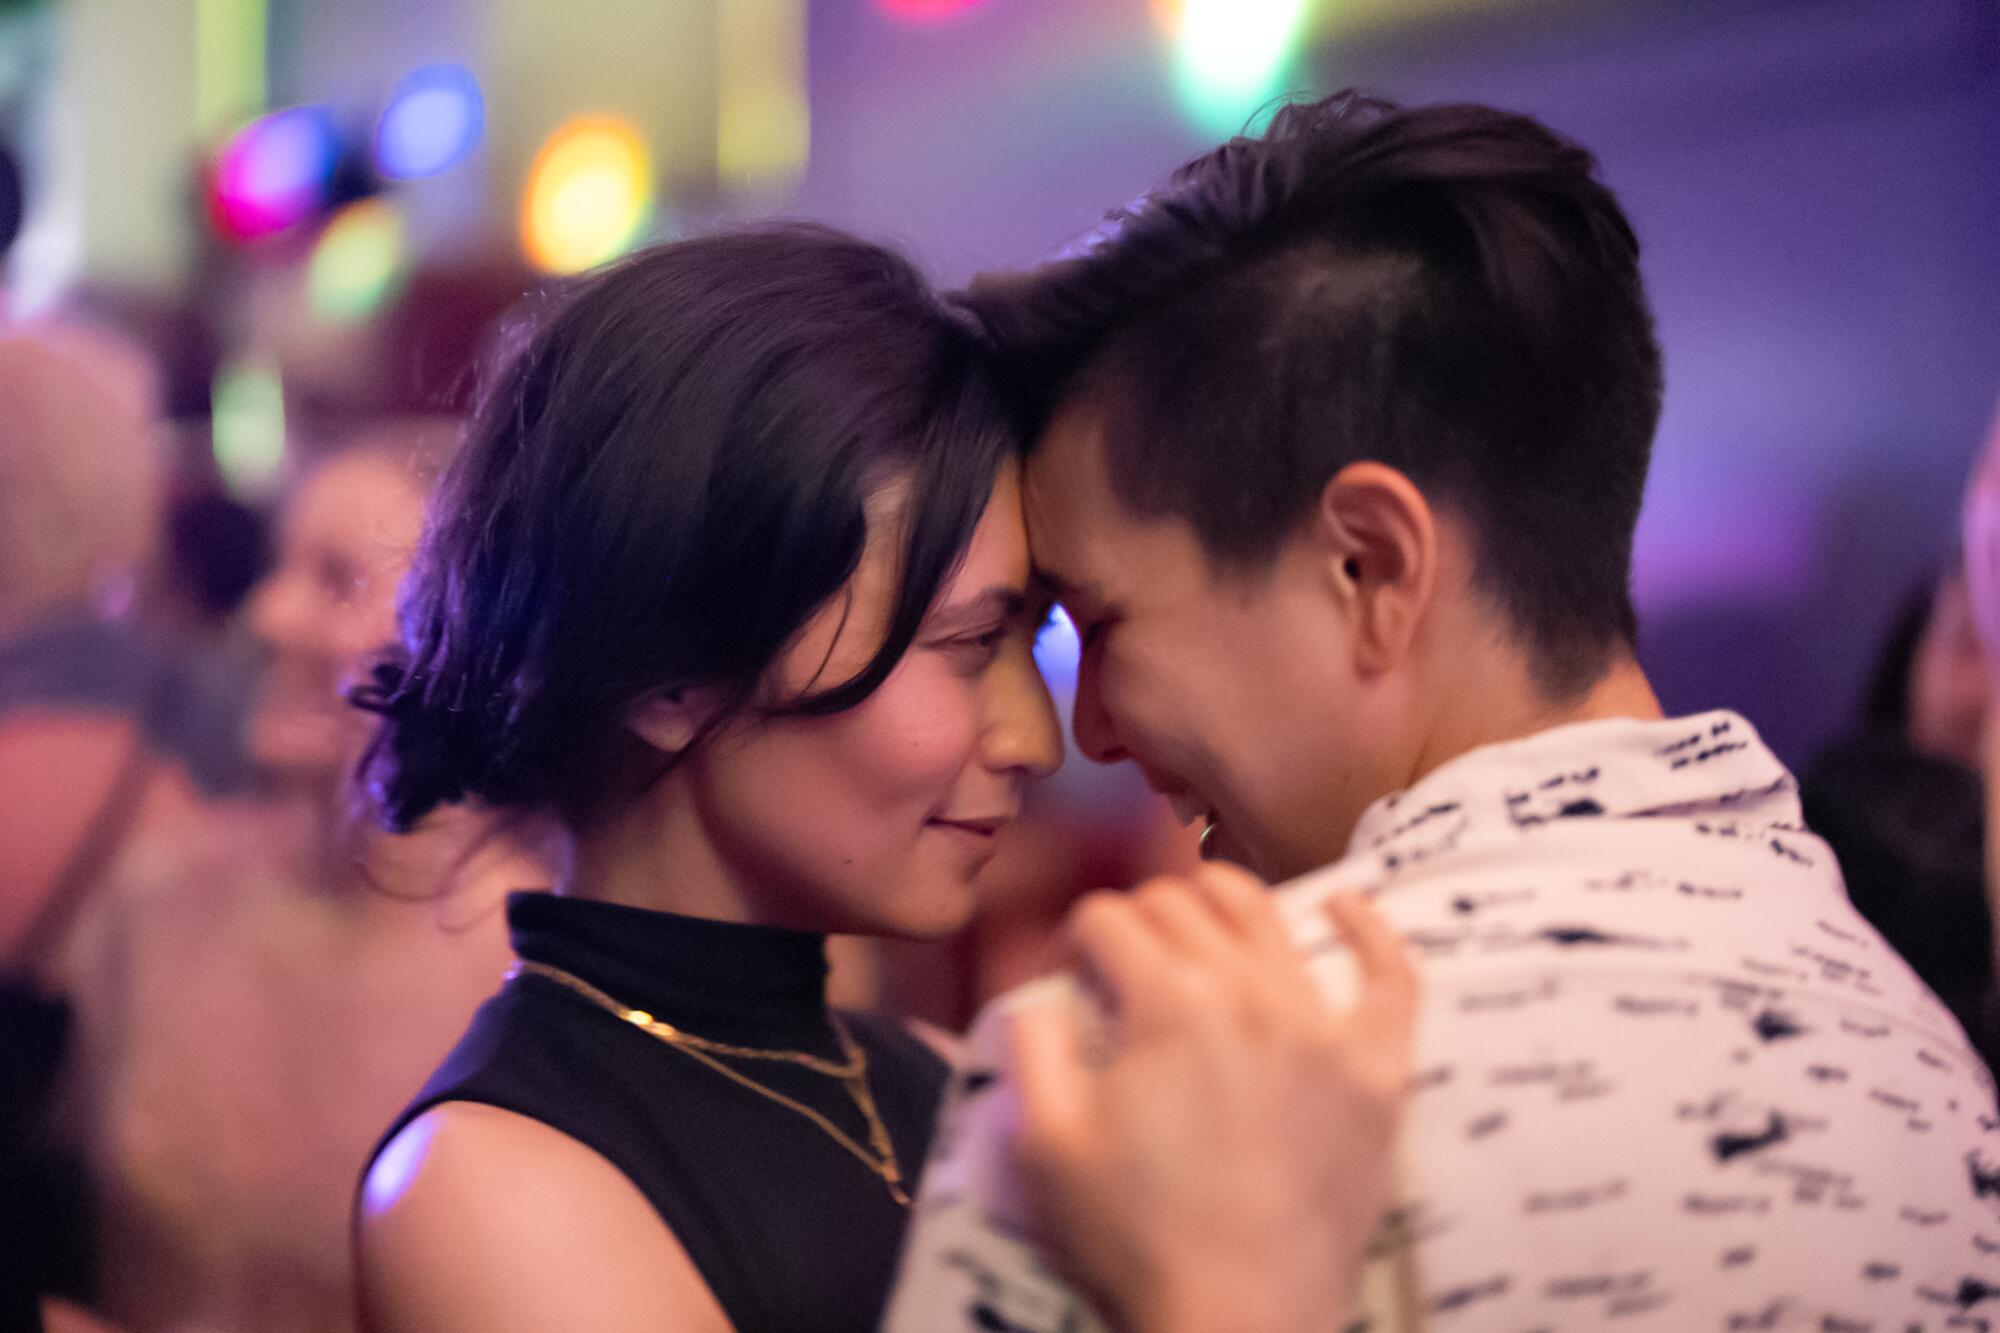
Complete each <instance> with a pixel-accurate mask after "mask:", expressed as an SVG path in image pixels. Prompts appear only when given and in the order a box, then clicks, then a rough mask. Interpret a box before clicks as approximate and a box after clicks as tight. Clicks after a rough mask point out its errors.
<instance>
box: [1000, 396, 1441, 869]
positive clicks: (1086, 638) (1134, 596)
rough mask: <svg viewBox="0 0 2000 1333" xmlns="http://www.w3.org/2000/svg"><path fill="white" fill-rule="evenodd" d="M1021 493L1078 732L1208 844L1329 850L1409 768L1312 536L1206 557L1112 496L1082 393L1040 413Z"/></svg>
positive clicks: (1314, 857) (1395, 702) (1273, 863)
mask: <svg viewBox="0 0 2000 1333" xmlns="http://www.w3.org/2000/svg"><path fill="white" fill-rule="evenodd" d="M1025 497H1026V499H1025V509H1026V514H1027V522H1028V530H1029V536H1030V541H1031V544H1032V547H1033V550H1034V558H1035V563H1036V565H1037V567H1038V569H1039V571H1040V572H1041V574H1042V576H1043V577H1044V578H1045V579H1046V580H1047V581H1048V582H1049V583H1050V585H1051V586H1052V587H1053V588H1055V590H1056V593H1057V596H1058V597H1059V598H1060V599H1061V601H1062V603H1063V606H1064V608H1065V609H1066V610H1067V611H1068V612H1069V614H1070V616H1071V618H1072V619H1073V620H1074V621H1075V622H1076V626H1077V631H1078V633H1079V635H1080V636H1081V637H1082V640H1083V655H1082V659H1081V661H1080V663H1079V666H1078V674H1077V689H1076V714H1075V729H1076V739H1077V744H1078V747H1079V748H1080V749H1082V750H1083V752H1084V753H1085V754H1086V755H1088V756H1089V757H1090V758H1092V759H1094V760H1096V761H1098V762H1100V763H1111V762H1115V761H1117V760H1120V759H1131V760H1133V761H1135V762H1136V763H1137V764H1138V766H1139V768H1140V770H1141V771H1142V772H1143V773H1144V774H1145V777H1146V780H1147V782H1148V784H1149V785H1151V786H1152V787H1153V788H1154V789H1155V790H1157V791H1160V792H1162V793H1163V794H1165V795H1166V796H1168V797H1169V798H1170V799H1171V800H1172V801H1173V802H1174V805H1175V807H1176V809H1177V811H1178V812H1179V813H1180V814H1181V816H1182V818H1183V819H1185V820H1202V821H1206V820H1211V819H1212V820H1213V822H1214V823H1215V825H1216V831H1215V835H1214V837H1213V839H1212V841H1211V844H1210V845H1211V850H1212V851H1214V852H1216V853H1217V854H1219V855H1222V856H1225V857H1227V858H1228V859H1231V860H1235V861H1239V862H1241V863H1243V864H1245V865H1247V866H1249V867H1250V868H1251V869H1253V870H1255V871H1257V872H1258V873H1259V874H1262V875H1264V876H1265V877H1267V878H1270V879H1283V878H1289V877H1290V876H1293V875H1297V874H1300V873H1303V872H1304V871H1307V870H1310V869H1313V868H1316V867H1318V866H1321V865H1324V864H1326V863H1328V862H1330V861H1332V860H1334V859H1336V858H1337V857H1339V856H1340V855H1341V854H1342V852H1343V851H1344V850H1345V849H1346V842H1347V838H1348V835H1349V832H1350V830H1351V829H1352V827H1353V824H1354V822H1355V820H1356V819H1357V818H1359V816H1360V814H1361V812H1362V811H1363V810H1364V809H1365V808H1366V807H1367V806H1368V805H1369V804H1370V803H1371V802H1373V801H1374V800H1376V799H1377V798H1378V797H1380V796H1382V795H1383V794H1385V793H1387V792H1389V791H1393V790H1395V789H1396V788H1397V787H1399V786H1401V785H1402V784H1403V783H1404V782H1406V781H1407V780H1408V767H1407V765H1408V762H1409V759H1408V751H1409V749H1410V740H1409V737H1408V735H1407V732H1408V730H1409V726H1410V721H1409V719H1410V709H1409V707H1408V701H1409V695H1408V693H1407V686H1408V681H1407V679H1406V678H1405V677H1406V675H1407V673H1392V674H1390V675H1386V676H1384V675H1380V674H1377V675H1374V676H1371V675H1370V674H1369V673H1368V672H1366V671H1364V670H1360V669H1357V665H1356V663H1357V653H1356V645H1355V639H1354V620H1353V613H1352V609H1351V603H1350V602H1346V601H1343V600H1342V597H1341V595H1340V594H1339V591H1338V589H1337V588H1336V587H1335V585H1334V582H1333V581H1330V579H1329V576H1328V569H1327V565H1326V561H1325V557H1324V552H1323V551H1322V550H1321V549H1320V548H1318V547H1316V546H1315V545H1314V543H1313V542H1312V541H1311V540H1310V539H1309V538H1307V537H1305V536H1303V535H1302V536H1301V537H1300V538H1299V539H1298V540H1294V541H1287V542H1286V543H1284V544H1283V545H1282V546H1281V547H1280V550H1279V553H1278V556H1277V559H1276V561H1275V563H1274V564H1272V565H1271V566H1270V567H1269V568H1268V569H1265V570H1259V571H1253V572H1247V573H1243V574H1237V573H1234V572H1224V571H1220V570H1217V569H1216V568H1215V567H1214V566H1212V565H1211V563H1210V562H1209V560H1208V558H1207V556H1206V555H1205V553H1204V552H1203V549H1202V547H1201V544H1200V542H1199V541H1198V540H1197V538H1196V536H1195V533H1194V530H1193V529H1192V528H1191V527H1190V526H1189V525H1188V524H1187V523H1185V522H1183V521H1180V520H1178V519H1171V518H1166V519H1150V518H1141V517H1137V516H1135V515H1133V514H1132V513H1131V512H1130V511H1129V510H1128V509H1127V508H1126V507H1125V506H1124V505H1123V503H1122V502H1121V501H1120V500H1119V499H1118V497H1117V496H1116V494H1115V493H1114V492H1113V490H1112V487H1111V484H1110V480H1109V477H1108V474H1107V472H1106V468H1105V461H1104V451H1103V445H1102V435H1101V418H1100V415H1099V414H1098V413H1097V412H1096V411H1094V410H1093V409H1092V408H1091V407H1090V406H1089V404H1088V403H1085V402H1074V403H1072V404H1070V405H1069V406H1068V407H1066V408H1065V409H1064V410H1063V411H1061V412H1059V413H1058V414H1057V415H1056V417H1055V418H1054V420H1053V421H1052V422H1051V423H1050V426H1049V428H1048V430H1047V431H1046V432H1045V433H1044V435H1043V437H1042V440H1041V442H1040V444H1039V445H1038V446H1037V448H1036V450H1035V452H1034V453H1033V454H1032V455H1031V457H1030V460H1029V463H1028V467H1027V480H1026V486H1025ZM1336 563H1338V562H1336Z"/></svg>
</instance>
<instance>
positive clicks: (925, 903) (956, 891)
mask: <svg viewBox="0 0 2000 1333" xmlns="http://www.w3.org/2000/svg"><path fill="white" fill-rule="evenodd" d="M895 906H896V910H895V911H893V912H885V913H882V914H880V915H877V916H875V917H873V918H872V919H870V920H869V921H868V922H867V923H866V925H865V927H864V928H863V929H860V930H858V931H856V932H855V933H857V934H864V935H887V936H893V937H895V938H898V939H906V940H941V939H944V938H946V937H948V936H951V935H956V934H958V933H959V932H960V931H961V930H964V929H965V928H966V927H967V926H969V925H971V924H972V914H973V911H974V909H975V908H977V906H978V899H977V898H976V897H975V896H974V894H973V891H972V886H971V885H970V884H955V885H952V886H950V887H949V888H945V889H939V888H927V889H925V890H924V891H923V892H922V893H920V894H917V895H913V896H912V899H911V901H909V902H907V903H900V904H896V905H895Z"/></svg>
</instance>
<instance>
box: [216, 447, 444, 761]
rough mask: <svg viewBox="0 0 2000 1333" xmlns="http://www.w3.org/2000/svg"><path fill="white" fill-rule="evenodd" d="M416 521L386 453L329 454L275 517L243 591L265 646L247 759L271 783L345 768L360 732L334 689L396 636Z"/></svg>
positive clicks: (411, 486) (409, 488)
mask: <svg viewBox="0 0 2000 1333" xmlns="http://www.w3.org/2000/svg"><path fill="white" fill-rule="evenodd" d="M422 524H423V495H422V493H421V490H420V488H419V486H418V484H417V482H416V480H415V479H414V478H413V477H412V476H410V475H409V474H408V473H407V472H405V471H404V470H403V469H402V468H401V467H400V466H399V465H398V464H396V463H395V462H394V461H392V460H391V459H389V458H388V457H386V456H383V455H379V454H373V453H357V454H351V455H347V456H343V457H336V458H334V459H332V460H330V461H329V462H327V463H325V464H323V465H322V466H320V467H319V468H318V469H317V470H316V471H314V472H313V473H312V474H311V475H310V476H309V477H308V478H307V479H306V481H305V484H304V485H303V486H302V487H301V488H300V489H299V491H298V493H297V494H296V495H295V496H294V497H293V499H292V501H291V503H290V504H289V505H288V506H287V507H286V510H285V513H284V517H283V521H282V523H281V524H280V530H279V539H278V558H277V563H276V565H275V566H274V567H273V568H272V570H271V572H270V573H269V574H267V575H266V576H265V577H264V580H263V581H262V582H261V583H259V584H258V585H257V587H256V588H255V589H254V590H253V591H252V593H251V595H250V620H251V626H252V628H253V629H254V631H255V632H256V634H257V637H258V638H259V639H260V640H262V641H263V644H264V646H265V648H266V650H267V652H268V654H269V658H268V661H267V663H266V666H265V670H264V674H263V676H262V678H261V680H260V682H259V685H258V693H257V701H256V705H255V707H254V708H253V709H252V711H251V714H250V727H249V748H250V754H251V758H252V759H253V760H254V761H255V762H256V763H257V764H258V765H259V766H260V767H262V768H264V769H266V770H267V771H269V772H271V773H272V774H274V775H276V776H278V777H279V778H281V779H294V780H305V781H323V780H325V779H328V778H331V777H337V776H338V775H339V774H341V773H343V772H345V770H346V768H347V766H348V765H349V764H350V763H351V762H352V760H353V759H354V757H355V756H356V755H357V754H358V752H359V750H360V747H361V745H362V744H363V743H364V741H365V738H366V735H367V733H368V730H369V726H368V723H369V719H368V718H367V717H366V716H365V715H363V714H361V713H359V712H357V711H356V710H355V709H353V708H350V707H348V705H347V704H346V702H345V701H344V700H343V698H342V693H343V691H344V689H345V687H346V686H347V685H348V684H350V683H352V681H353V680H354V679H356V678H357V677H358V675H359V674H360V672H361V670H362V666H363V663H364V662H365V660H366V658H367V656H368V654H370V653H371V652H374V651H375V650H376V649H378V648H380V647H381V646H382V645H383V644H384V643H387V642H389V641H390V640H391V639H393V638H394V637H395V633H396V585H397V584H398V582H400V581H401V579H402V577H403V574H404V573H405V572H406V571H407V570H408V568H409V562H410V555H411V552H412V551H413V550H414V548H415V546H416V541H417V537H418V534H419V532H420V530H421V528H422Z"/></svg>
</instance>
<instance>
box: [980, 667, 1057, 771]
mask: <svg viewBox="0 0 2000 1333" xmlns="http://www.w3.org/2000/svg"><path fill="white" fill-rule="evenodd" d="M995 665H996V669H995V670H993V671H990V672H988V673H987V700H986V719H985V725H984V727H983V728H982V729H981V731H980V738H979V744H980V760H981V762H982V763H984V764H985V765H986V767H987V768H989V769H992V770H994V771H996V772H1016V773H1019V774H1021V775H1022V776H1023V777H1024V778H1026V779H1029V780H1034V779H1038V778H1045V777H1047V776H1049V775H1050V774H1051V773H1053V772H1055V771H1056V770H1057V769H1058V768H1060V767H1062V760H1063V740H1062V724H1061V722H1060V721H1058V720H1057V718H1056V707H1055V703H1054V701H1053V700H1051V699H1050V698H1049V689H1048V686H1047V685H1044V684H1043V683H1042V674H1041V672H1039V671H1037V670H1036V669H1035V664H1034V659H1033V657H1032V656H1031V655H1029V654H1028V653H1027V652H1025V651H1024V652H1022V653H1020V654H1018V660H1015V661H1008V662H1005V663H996V664H995Z"/></svg>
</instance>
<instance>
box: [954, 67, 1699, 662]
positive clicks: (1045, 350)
mask: <svg viewBox="0 0 2000 1333" xmlns="http://www.w3.org/2000/svg"><path fill="white" fill-rule="evenodd" d="M1638 258H1639V243H1638V240H1637V239H1636V237H1635V236H1634V234H1633V231H1632V228H1631V225H1630V224H1629V223H1628V222H1627V220H1626V218H1625V215H1624V214H1623V213H1622V212H1621V211H1620V210H1619V207H1618V203H1617V201H1616V200H1615V199H1614V198H1613V197H1612V194H1611V192H1610V190H1609V189H1607V188H1606V187H1605V186H1604V185H1603V184H1602V183H1601V182H1600V181H1599V180H1598V179H1597V177H1596V174H1595V163H1594V161H1593V159H1592V158H1591V155H1590V154H1589V153H1588V152H1586V151H1584V150H1583V149H1582V148H1580V147H1578V146H1577V145H1575V144H1573V143H1571V142H1569V141H1568V140H1566V139H1563V138H1561V137H1559V136H1558V135H1556V134H1554V133H1552V132H1551V131H1550V130H1548V129H1547V128H1545V127H1543V126H1542V125H1540V124H1538V123H1537V122H1535V121H1533V120H1530V119H1528V118H1527V117H1525V116H1518V115H1511V114H1508V113H1506V112H1502V111H1495V110H1493V109H1491V108H1488V107H1482V106H1469V105H1467V106H1430V107H1414V108H1407V109H1406V108H1402V107H1398V106H1397V105H1396V104H1394V103H1392V102H1389V101H1385V100H1383V99H1380V98H1376V97H1370V96H1366V95H1363V94H1360V93H1356V92H1351V91H1350V92H1344V93H1339V94H1336V95H1334V96H1332V97H1329V98H1327V99H1325V100H1323V101H1319V102H1315V103H1312V104H1309V105H1307V104H1301V105H1293V106H1287V107H1284V108H1283V109H1281V110H1280V111H1279V112H1278V113H1277V116H1276V118H1275V119H1274V120H1273V121H1272V123H1271V126H1270V129H1269V131H1268V132H1267V133H1265V134H1263V135H1262V136H1259V137H1254V138H1250V137H1245V138H1238V139H1234V140H1232V141H1230V142H1229V143H1227V144H1225V145H1223V146H1222V147H1221V148H1219V149H1217V150H1216V151H1215V152H1213V153H1210V154H1208V155H1207V156H1205V157H1201V158H1198V159H1196V160H1195V161H1193V162H1190V163H1188V164H1187V165H1185V166H1183V167H1182V168H1180V170H1178V171H1177V172H1175V173H1174V175H1173V176H1172V177H1171V178H1170V179H1169V180H1168V181H1167V182H1166V183H1165V184H1164V185H1163V186H1161V187H1160V188H1159V189H1158V190H1156V191H1154V192H1153V193H1151V194H1149V195H1147V196H1146V197H1144V198H1142V199H1140V200H1139V201H1138V202H1136V203H1135V204H1133V205H1131V206H1130V207H1128V208H1125V209H1123V210H1121V211H1119V212H1116V213H1113V214H1112V215H1111V216H1110V218H1109V220H1108V222H1107V224H1106V225H1105V226H1104V227H1103V228H1101V229H1100V230H1099V231H1098V232H1097V233H1095V234H1094V235H1093V236H1091V237H1090V238H1088V239H1087V240H1086V241H1085V242H1084V243H1083V244H1082V245H1080V246H1078V247H1074V248H1073V249H1072V251H1071V252H1070V253H1068V254H1066V255H1064V256H1062V257H1059V258H1058V259H1056V260H1055V261H1053V262H1051V263H1049V264H1046V265H1044V266H1042V267H1040V268H1038V269H1034V270H1031V271H1029V272H1026V273H1018V274H1004V275H994V276H990V277H983V278H981V279H979V280H976V281H975V282H974V283H973V285H972V287H971V289H970V290H969V291H968V292H966V293H963V294H962V295H960V296H959V297H958V298H956V299H958V300H959V301H960V302H961V303H962V304H963V305H964V306H965V307H967V308H968V309H970V310H971V311H972V312H974V313H975V314H976V315H977V317H978V318H979V319H980V320H981V322H982V323H983V324H984V325H985V327H986V328H987V330H988V332H989V333H990V335H991V336H992V337H993V339H994V340H995V342H996V344H997V346H998V350H999V353H1000V355H1001V357H1002V359H1003V364H1004V366H1005V367H1006V370H1005V373H1006V374H1007V376H1008V378H1009V379H1010V380H1011V381H1012V382H1013V384H1014V386H1015V387H1016V388H1017V389H1018V390H1019V391H1020V392H1021V393H1022V394H1023V395H1025V396H1026V397H1027V398H1028V399H1029V401H1030V402H1031V403H1033V404H1034V406H1035V407H1036V408H1037V410H1038V412H1039V414H1040V415H1041V416H1042V417H1044V418H1046V416H1047V415H1048V414H1049V413H1051V412H1052V411H1053V410H1054V408H1055V407H1056V406H1057V405H1058V404H1059V403H1060V402H1062V401H1064V400H1066V399H1068V398H1070V397H1073V396H1079V395H1088V396H1089V397H1090V398H1091V400H1092V402H1093V403H1094V404H1096V405H1099V406H1101V407H1102V408H1103V409H1104V413H1105V437H1104V438H1105V449H1106V458H1107V461H1108V463H1109V471H1110V476H1111V481H1112V485H1113V486H1114V488H1115V489H1116V490H1117V492H1118V494H1119V498H1120V499H1121V500H1122V501H1123V502H1124V504H1125V505H1126V506H1127V507H1128V508H1129V509H1130V510H1132V511H1133V512H1134V513H1136V514H1139V515H1142V516H1148V517H1158V516H1161V515H1175V516H1178V517H1181V518H1184V519H1186V520H1187V521H1188V522H1189V523H1190V524H1191V525H1192V526H1193V528H1194V529H1195V532H1196V533H1197V535H1198V536H1199V538H1200V539H1201V542H1202V544H1203V547H1204V549H1205V550H1206V552H1207V554H1208V556H1209V557H1210V559H1211V560H1212V561H1213V562H1215V563H1216V564H1217V565H1219V566H1222V567H1233V568H1236V569H1239V570H1242V569H1252V570H1254V569H1259V568H1263V567H1265V566H1267V564H1268V562H1269V560H1270V559H1272V558H1274V557H1275V555H1276V553H1277V550H1278V548H1279V546H1280V544H1281V543H1282V542H1283V541H1284V540H1285V539H1286V538H1287V537H1288V536H1289V535H1291V534H1292V533H1293V532H1294V531H1295V530H1296V525H1297V523H1298V522H1300V521H1301V520H1303V519H1304V517H1305V516H1306V515H1307V514H1308V513H1310V512H1311V509H1312V507H1313V505H1314V504H1315V503H1316V501H1317V499H1318V497H1319V494H1320V492H1321V490H1322V489H1323V488H1324V487H1325V485H1326V483H1327V482H1328V481H1329V480H1331V479H1332V477H1333V476H1334V475H1335V474H1336V473H1337V472H1339V471H1340V469H1341V468H1342V467H1344V466H1346V465H1347V464H1349V463H1352V462H1357V461H1360V460H1363V459H1371V460H1375V461H1378V462H1381V463H1385V464H1388V465H1389V466H1391V467H1394V468H1397V469H1398V470H1400V471H1402V472H1404V473H1405V474H1406V475H1408V476H1409V477H1410V478H1411V479H1412V480H1413V481H1415V482H1416V483H1417V484H1418V486H1419V487H1420V488H1422V489H1423V490H1425V491H1426V492H1427V493H1428V494H1430V495H1431V497H1432V498H1433V500H1441V501H1444V502H1447V503H1449V504H1450V505H1451V506H1452V508H1453V510H1454V512H1456V513H1458V514H1460V515H1462V516H1463V517H1464V518H1465V519H1466V520H1467V521H1468V522H1469V525H1470V527H1471V529H1472V532H1473V537H1474V540H1475V543H1476V550H1477V553H1478V563H1479V575H1480V578H1481V586H1482V587H1483V588H1484V589H1485V590H1486V591H1487V592H1488V594H1489V595H1491V596H1492V597H1493V598H1494V600H1495V601H1496V602H1497V603H1498V605H1499V606H1500V607H1501V609H1502V610H1503V611H1504V612H1505V613H1507V614H1508V615H1509V616H1510V618H1511V620H1512V622H1513V623H1514V624H1515V625H1516V626H1517V627H1518V628H1519V630H1520V631H1521V632H1522V633H1523V636H1524V638H1525V640H1526V641H1527V643H1528V645H1529V646H1530V648H1531V652H1532V660H1533V661H1534V664H1535V666H1536V668H1537V674H1538V677H1539V679H1540V680H1541V682H1542V684H1543V685H1544V686H1545V687H1546V688H1548V689H1549V690H1551V691H1552V692H1554V693H1557V694H1568V693H1571V692H1574V691H1576V690H1578V689H1580V688H1582V687H1583V686H1585V685H1587V684H1588V683H1589V682H1590V681H1592V680H1594V679H1595V678H1597V677H1598V676H1600V675H1601V674H1602V672H1603V670H1604V669H1605V667H1606V666H1608V663H1609V655H1610V650H1611V648H1612V646H1613V645H1615V644H1618V643H1621V642H1622V643H1624V644H1625V645H1627V646H1629V645H1630V644H1631V643H1632V641H1633V640H1634V638H1635V636H1636V632H1637V630H1636V620H1635V616H1634V614H1633V610H1632V604H1631V599H1630V594H1629V591H1628V585H1629V582H1630V567H1631V551H1632V535H1633V529H1634V527H1635V526H1636V524H1637V522H1638V514H1639V504H1640V499H1641V497H1642V495H1643V493H1644V490H1645V480H1646V470H1647V466H1648V462H1649V459H1650V455H1651V449H1652V439H1653V432H1654V428H1655V426H1656V425H1657V423H1658V419H1659V411H1660V396H1661V388H1662V384H1661V365H1660V351H1659V347H1658V345H1657V343H1656V342H1655V340H1654V336H1653V327H1652V317H1651V315H1650V313H1649V311H1648V309H1647V305H1646V299H1645V293H1644V291H1643V289H1642V287H1641V284H1640V278H1639V266H1638Z"/></svg>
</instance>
